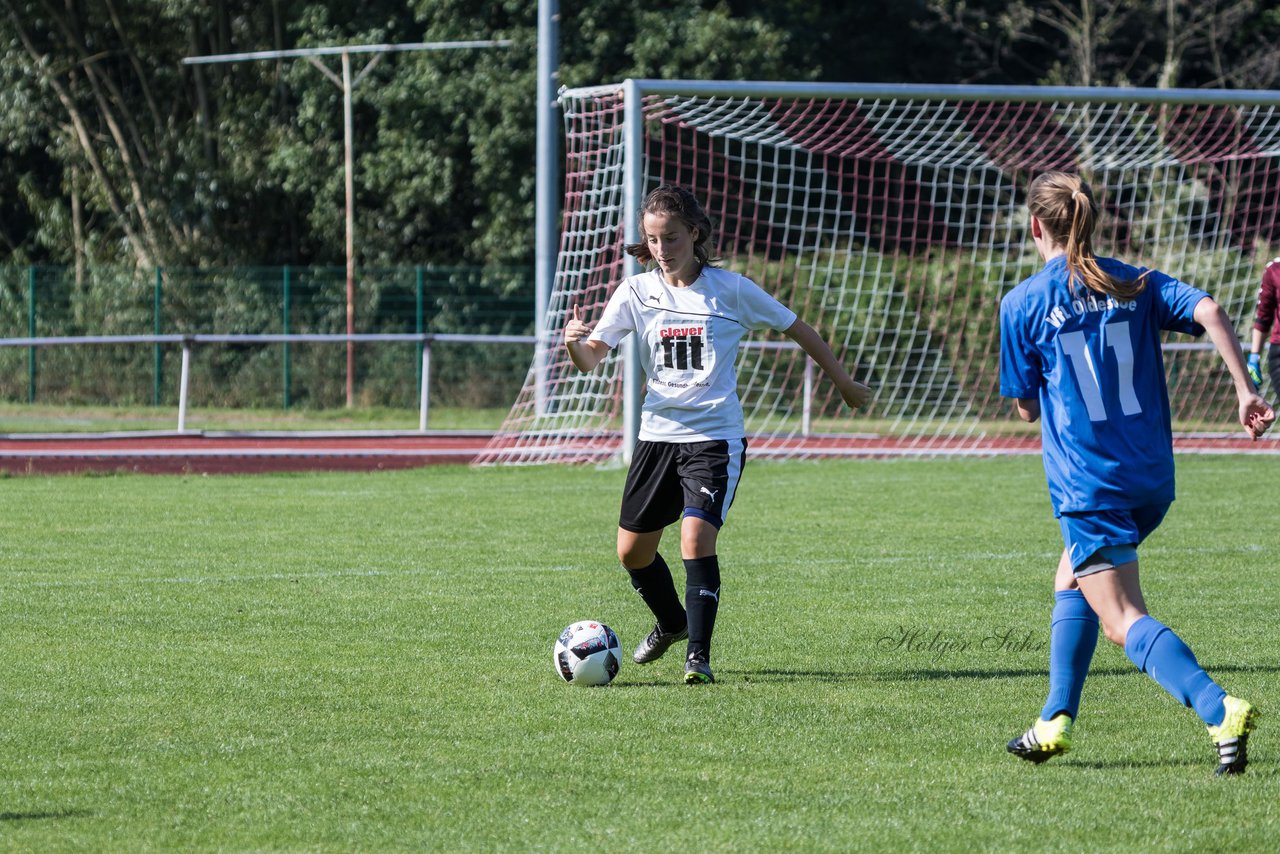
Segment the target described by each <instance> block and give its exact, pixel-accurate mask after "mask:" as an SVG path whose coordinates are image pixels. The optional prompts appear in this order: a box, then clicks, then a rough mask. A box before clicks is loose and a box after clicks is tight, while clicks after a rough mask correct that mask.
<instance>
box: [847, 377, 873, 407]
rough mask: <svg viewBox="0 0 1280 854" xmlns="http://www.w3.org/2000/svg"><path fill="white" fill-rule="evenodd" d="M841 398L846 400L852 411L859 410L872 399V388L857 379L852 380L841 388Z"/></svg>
mask: <svg viewBox="0 0 1280 854" xmlns="http://www.w3.org/2000/svg"><path fill="white" fill-rule="evenodd" d="M840 396H841V397H843V398H844V402H845V403H847V404H848V405H849V408H850V409H857V408H858V407H860V406H865V405H866V402H867V401H868V400H870V399H871V386H869V385H864V384H862V383H860V382H858V381H857V380H855V379H850V380H849V382H848V383H846V384H845V385H842V386H841V387H840Z"/></svg>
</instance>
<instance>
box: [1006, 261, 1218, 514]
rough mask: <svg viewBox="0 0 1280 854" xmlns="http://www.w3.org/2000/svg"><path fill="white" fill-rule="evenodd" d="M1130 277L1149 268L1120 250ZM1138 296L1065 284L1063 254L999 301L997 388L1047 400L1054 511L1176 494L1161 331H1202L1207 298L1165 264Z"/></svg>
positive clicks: (1045, 433) (1123, 273) (1118, 271)
mask: <svg viewBox="0 0 1280 854" xmlns="http://www.w3.org/2000/svg"><path fill="white" fill-rule="evenodd" d="M1098 264H1099V266H1101V267H1102V269H1103V270H1104V271H1105V272H1106V273H1107V274H1109V275H1111V276H1112V277H1114V278H1116V279H1119V280H1121V281H1132V280H1133V279H1136V278H1137V277H1138V275H1139V274H1140V273H1142V270H1141V269H1140V268H1135V267H1130V266H1129V265H1127V264H1124V263H1122V262H1120V261H1116V260H1114V259H1111V258H1099V259H1098ZM1145 281H1146V287H1145V288H1144V289H1143V291H1142V293H1140V294H1138V296H1136V297H1134V298H1133V299H1131V300H1124V301H1122V300H1119V299H1117V298H1115V297H1109V296H1107V295H1106V294H1099V293H1095V292H1093V291H1090V290H1088V289H1087V288H1085V287H1084V286H1083V285H1079V286H1077V287H1076V288H1075V289H1074V290H1073V289H1072V288H1071V286H1070V285H1069V284H1068V277H1067V263H1066V258H1065V256H1058V257H1057V258H1054V259H1052V260H1051V261H1049V262H1048V263H1047V264H1045V266H1044V269H1042V270H1041V271H1040V272H1038V273H1036V274H1035V275H1034V276H1031V277H1030V278H1028V279H1027V280H1026V281H1024V282H1022V283H1021V284H1020V285H1018V286H1017V287H1016V288H1014V289H1013V290H1012V291H1010V292H1009V293H1008V294H1006V295H1005V297H1004V299H1003V300H1001V302H1000V394H1002V395H1004V396H1005V397H1017V398H1024V399H1031V398H1035V399H1038V400H1039V401H1040V418H1041V425H1040V435H1041V438H1042V441H1043V445H1044V469H1045V475H1046V477H1047V479H1048V481H1049V497H1050V499H1051V500H1052V502H1053V509H1054V513H1055V515H1061V514H1062V513H1075V512H1080V511H1086V510H1105V509H1127V508H1133V507H1141V506H1143V505H1146V504H1155V503H1161V502H1169V501H1172V500H1173V435H1172V428H1171V426H1170V415H1169V393H1168V390H1167V388H1166V387H1165V374H1164V357H1163V355H1162V353H1161V350H1160V341H1161V331H1162V330H1172V331H1177V332H1188V333H1191V334H1193V335H1200V334H1202V333H1203V332H1204V327H1202V326H1200V324H1198V323H1196V322H1195V320H1194V319H1193V313H1194V311H1195V307H1196V305H1197V304H1198V303H1199V302H1200V300H1202V299H1204V298H1205V297H1206V296H1208V294H1206V293H1205V292H1204V291H1201V290H1198V289H1196V288H1193V287H1191V286H1190V285H1187V284H1184V283H1183V282H1180V281H1178V280H1177V279H1175V278H1173V277H1171V276H1167V275H1165V274H1164V273H1161V272H1159V271H1157V270H1152V271H1150V272H1149V273H1148V274H1147V276H1146V279H1145Z"/></svg>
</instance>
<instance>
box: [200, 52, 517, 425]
mask: <svg viewBox="0 0 1280 854" xmlns="http://www.w3.org/2000/svg"><path fill="white" fill-rule="evenodd" d="M511 44H512V42H511V40H510V39H489V40H483V41H458V42H413V43H409V44H360V45H345V46H341V47H313V48H294V49H291V50H257V51H250V52H248V53H223V54H217V55H214V56H189V57H187V58H186V59H184V60H182V64H183V65H212V64H215V63H223V62H240V61H243V60H259V59H298V58H301V59H306V60H307V62H310V63H311V64H312V65H314V66H315V67H316V68H318V69H319V70H320V72H321V73H322V74H324V76H325V77H328V78H329V79H330V80H331V81H333V82H334V83H335V84H336V85H337V86H338V88H339V89H341V90H342V149H343V151H342V166H343V173H344V179H345V180H344V184H345V189H346V232H347V234H346V250H347V335H348V336H350V335H354V334H355V331H356V249H355V247H356V237H355V231H356V228H355V177H354V172H355V154H354V149H355V145H354V141H353V140H354V134H353V132H352V110H351V92H352V90H353V89H355V87H356V86H358V85H360V81H361V80H363V79H364V78H365V77H366V76H367V75H368V74H369V72H370V71H372V70H373V69H374V66H376V65H377V64H378V62H379V61H381V59H382V57H383V56H384V55H385V54H388V53H402V52H406V51H423V50H455V49H459V48H486V47H510V46H511ZM353 53H369V54H373V58H372V59H370V60H369V62H368V63H366V64H365V67H364V68H362V69H361V70H360V73H359V74H357V75H356V78H355V80H352V79H351V54H353ZM334 55H338V56H341V57H342V76H341V77H339V76H338V75H337V74H334V73H333V72H332V71H330V70H329V67H328V66H326V65H325V64H324V63H323V62H321V61H320V60H319V59H317V58H316V57H320V56H334ZM355 376H356V345H355V342H354V341H350V340H348V341H347V407H348V408H350V407H352V406H354V405H355V397H356V387H355Z"/></svg>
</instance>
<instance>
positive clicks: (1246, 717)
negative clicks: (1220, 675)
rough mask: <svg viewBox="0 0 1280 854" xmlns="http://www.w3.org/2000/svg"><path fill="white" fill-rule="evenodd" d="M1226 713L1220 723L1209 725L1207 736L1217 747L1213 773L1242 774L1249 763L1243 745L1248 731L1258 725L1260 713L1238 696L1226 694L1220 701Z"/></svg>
mask: <svg viewBox="0 0 1280 854" xmlns="http://www.w3.org/2000/svg"><path fill="white" fill-rule="evenodd" d="M1222 705H1223V706H1225V707H1226V710H1227V713H1226V715H1225V716H1224V717H1223V718H1222V723H1220V724H1218V725H1217V726H1211V727H1209V737H1210V738H1212V739H1213V744H1214V746H1215V747H1217V748H1218V770H1217V771H1215V772H1214V773H1215V774H1243V773H1244V769H1245V766H1246V765H1248V764H1249V756H1248V754H1247V753H1246V752H1245V746H1246V745H1247V744H1248V742H1249V733H1251V732H1253V730H1254V727H1256V726H1257V725H1258V717H1259V715H1260V713H1259V712H1258V710H1257V709H1255V708H1254V707H1253V706H1252V705H1250V704H1249V703H1248V702H1246V701H1245V700H1241V699H1240V698H1239V697H1231V696H1228V697H1226V698H1225V699H1224V700H1223V701H1222Z"/></svg>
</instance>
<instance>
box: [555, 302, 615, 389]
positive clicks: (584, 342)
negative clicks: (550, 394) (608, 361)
mask: <svg viewBox="0 0 1280 854" xmlns="http://www.w3.org/2000/svg"><path fill="white" fill-rule="evenodd" d="M570 312H571V314H570V315H569V322H568V323H566V324H565V325H564V346H565V349H566V350H568V351H569V358H570V359H571V360H572V361H573V365H574V367H576V368H577V369H578V370H580V371H582V372H583V373H587V372H588V371H592V370H594V369H595V367H596V365H598V364H600V362H601V361H602V360H603V359H604V357H605V356H607V355H608V354H609V345H608V344H605V343H604V342H603V341H591V340H589V339H588V337H587V336H588V335H590V334H591V324H589V323H587V322H586V321H584V320H583V319H582V309H581V308H579V307H578V305H577V303H574V305H573V308H572V309H570Z"/></svg>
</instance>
